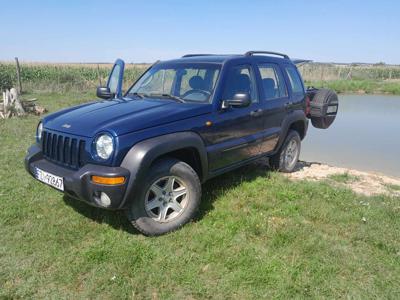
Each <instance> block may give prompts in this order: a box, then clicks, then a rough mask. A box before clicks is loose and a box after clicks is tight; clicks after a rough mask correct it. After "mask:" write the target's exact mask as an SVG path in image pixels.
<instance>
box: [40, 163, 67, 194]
mask: <svg viewBox="0 0 400 300" xmlns="http://www.w3.org/2000/svg"><path fill="white" fill-rule="evenodd" d="M35 177H36V179H37V180H39V181H41V182H44V183H46V184H48V185H50V186H52V187H55V188H56V189H59V190H61V191H64V179H63V178H62V177H59V176H56V175H53V174H51V173H48V172H45V171H43V170H41V169H39V168H35Z"/></svg>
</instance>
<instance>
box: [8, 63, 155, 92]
mask: <svg viewBox="0 0 400 300" xmlns="http://www.w3.org/2000/svg"><path fill="white" fill-rule="evenodd" d="M147 67H148V65H146V64H140V65H138V64H135V65H134V64H126V65H125V75H124V81H125V82H124V87H125V88H127V87H128V86H129V85H130V84H131V83H132V82H133V81H134V80H136V79H137V78H138V77H139V76H140V75H141V74H142V73H143V72H144V70H146V68H147ZM111 68H112V64H99V65H97V64H47V63H43V64H39V63H22V64H21V81H22V86H23V87H24V90H25V91H26V90H46V91H56V92H62V91H68V90H69V89H71V88H75V89H76V88H95V87H96V86H99V85H100V84H105V83H106V81H107V77H108V75H109V73H110V71H111ZM16 80H17V78H16V68H15V64H13V63H0V90H4V89H9V88H10V87H12V86H15V84H16Z"/></svg>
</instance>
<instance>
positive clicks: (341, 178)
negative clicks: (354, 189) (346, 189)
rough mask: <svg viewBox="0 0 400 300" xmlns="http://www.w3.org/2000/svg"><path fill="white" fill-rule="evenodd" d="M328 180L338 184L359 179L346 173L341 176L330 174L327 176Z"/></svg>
mask: <svg viewBox="0 0 400 300" xmlns="http://www.w3.org/2000/svg"><path fill="white" fill-rule="evenodd" d="M328 178H329V179H331V180H334V181H336V182H340V183H350V182H354V181H358V180H359V179H360V178H359V177H358V176H354V175H350V174H349V173H347V172H345V173H341V174H332V175H329V176H328Z"/></svg>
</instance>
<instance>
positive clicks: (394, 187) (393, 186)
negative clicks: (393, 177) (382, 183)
mask: <svg viewBox="0 0 400 300" xmlns="http://www.w3.org/2000/svg"><path fill="white" fill-rule="evenodd" d="M386 186H387V187H388V188H389V189H390V190H392V191H400V185H397V184H387V185H386Z"/></svg>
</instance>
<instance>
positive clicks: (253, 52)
mask: <svg viewBox="0 0 400 300" xmlns="http://www.w3.org/2000/svg"><path fill="white" fill-rule="evenodd" d="M254 54H272V55H278V56H282V57H283V58H286V59H289V56H288V55H286V54H283V53H279V52H272V51H247V52H246V53H245V54H244V55H246V56H252V55H254Z"/></svg>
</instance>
